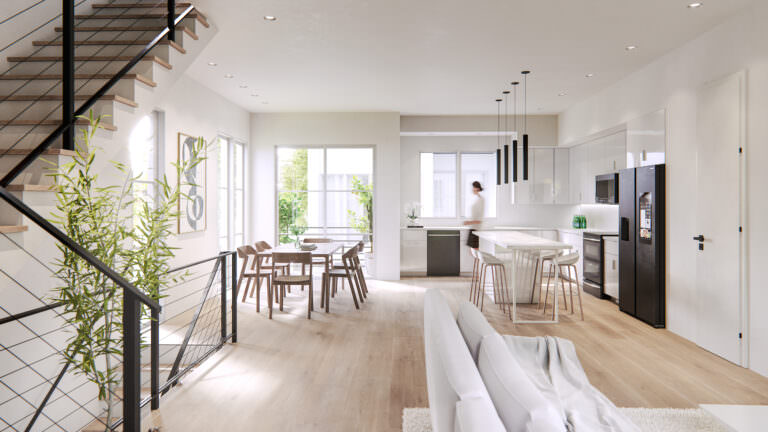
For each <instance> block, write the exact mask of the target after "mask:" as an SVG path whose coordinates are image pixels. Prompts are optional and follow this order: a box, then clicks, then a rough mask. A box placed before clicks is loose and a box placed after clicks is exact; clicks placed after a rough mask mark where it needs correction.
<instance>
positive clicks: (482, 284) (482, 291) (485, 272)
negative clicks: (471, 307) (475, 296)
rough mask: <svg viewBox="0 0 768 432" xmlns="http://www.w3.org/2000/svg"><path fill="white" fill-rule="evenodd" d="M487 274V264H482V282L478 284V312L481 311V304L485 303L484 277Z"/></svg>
mask: <svg viewBox="0 0 768 432" xmlns="http://www.w3.org/2000/svg"><path fill="white" fill-rule="evenodd" d="M487 274H488V266H487V265H485V264H483V282H482V283H481V284H480V292H479V295H480V299H479V302H480V312H482V311H483V306H484V305H485V278H486V276H487Z"/></svg>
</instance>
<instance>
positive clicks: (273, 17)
mask: <svg viewBox="0 0 768 432" xmlns="http://www.w3.org/2000/svg"><path fill="white" fill-rule="evenodd" d="M264 20H266V21H277V17H275V16H272V15H264Z"/></svg>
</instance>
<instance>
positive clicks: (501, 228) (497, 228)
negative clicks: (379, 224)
mask: <svg viewBox="0 0 768 432" xmlns="http://www.w3.org/2000/svg"><path fill="white" fill-rule="evenodd" d="M401 229H404V230H426V231H429V230H468V229H470V227H469V226H466V225H459V226H425V227H422V228H408V227H402V228H401ZM483 231H562V232H568V233H573V234H583V233H585V232H586V233H590V234H599V235H619V233H618V231H613V230H605V229H596V228H587V229H577V228H553V227H530V226H505V225H499V226H494V227H485V228H483Z"/></svg>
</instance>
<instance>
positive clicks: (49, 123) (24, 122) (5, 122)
mask: <svg viewBox="0 0 768 432" xmlns="http://www.w3.org/2000/svg"><path fill="white" fill-rule="evenodd" d="M60 124H61V120H56V119H49V120H0V126H37V125H41V126H58V125H60ZM76 124H78V125H88V124H90V123H89V122H88V120H86V119H79V120H77V123H76ZM100 126H101V127H102V128H103V129H105V130H108V131H113V132H114V131H116V130H117V126H115V125H113V124H110V123H104V122H101V123H100Z"/></svg>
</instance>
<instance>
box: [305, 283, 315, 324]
mask: <svg viewBox="0 0 768 432" xmlns="http://www.w3.org/2000/svg"><path fill="white" fill-rule="evenodd" d="M312 297H313V296H312V282H311V281H310V282H309V300H308V302H307V319H312V309H314V304H313V301H312Z"/></svg>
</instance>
